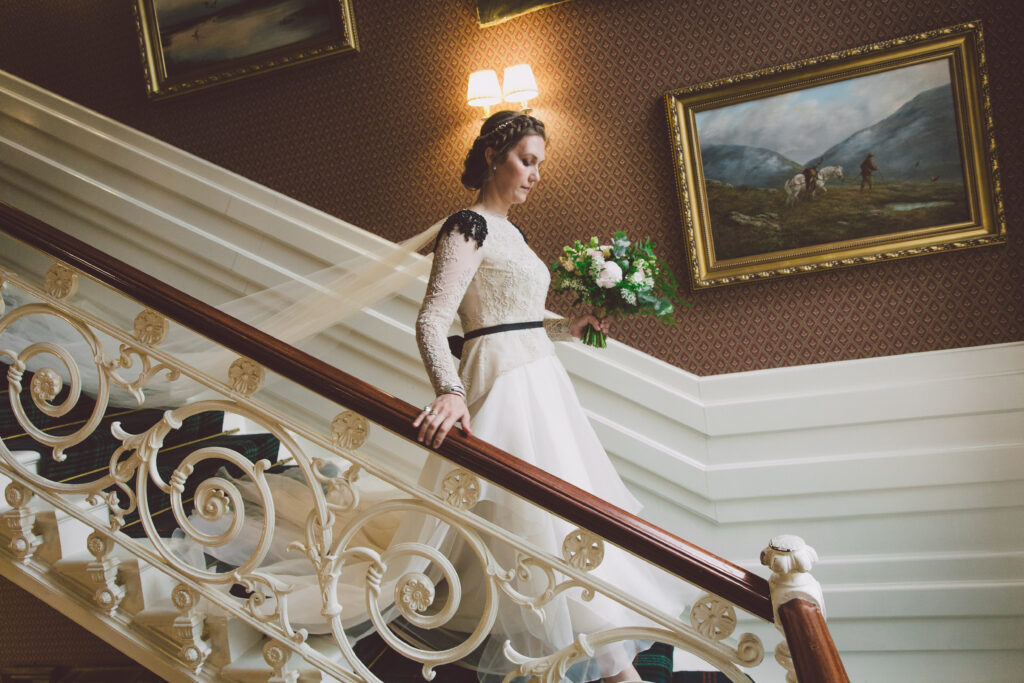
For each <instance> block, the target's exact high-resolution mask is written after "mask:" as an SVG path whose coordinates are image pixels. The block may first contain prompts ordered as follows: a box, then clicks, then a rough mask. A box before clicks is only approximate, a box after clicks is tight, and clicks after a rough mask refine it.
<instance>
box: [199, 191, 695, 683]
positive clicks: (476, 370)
mask: <svg viewBox="0 0 1024 683" xmlns="http://www.w3.org/2000/svg"><path fill="white" fill-rule="evenodd" d="M549 284H550V275H549V272H548V269H547V267H546V266H545V265H544V263H543V262H542V261H541V260H540V259H539V258H538V257H537V255H536V254H535V253H534V252H533V250H531V249H530V247H529V246H528V245H527V243H526V240H525V237H524V235H523V234H522V233H521V232H520V230H519V229H518V228H517V227H516V226H514V225H513V224H512V223H510V222H509V221H508V220H507V219H505V218H504V217H498V216H490V215H488V216H484V215H482V214H479V213H475V212H471V211H468V210H464V211H460V212H458V213H456V214H454V215H453V216H452V217H450V218H449V219H448V220H447V221H446V222H445V223H444V226H443V227H442V228H441V231H440V232H439V233H438V237H437V242H436V247H435V250H434V261H433V264H432V270H431V275H430V281H429V284H428V286H427V293H426V296H425V298H424V301H423V307H422V309H421V310H420V314H419V317H418V319H417V324H416V332H417V342H418V344H419V347H420V351H421V354H422V356H423V360H424V364H425V366H426V368H427V372H428V374H429V376H430V380H431V382H432V384H433V385H434V388H435V390H436V391H438V392H441V391H444V390H445V389H447V388H449V387H451V386H452V385H456V384H461V385H463V386H464V387H465V390H466V400H467V405H468V406H469V410H470V414H471V416H472V417H471V424H472V431H473V434H474V435H475V436H477V437H479V438H481V439H483V440H484V441H487V442H488V443H490V444H493V445H494V446H497V447H498V448H500V449H502V450H504V451H507V452H508V453H511V454H512V455H515V456H516V457H518V458H520V459H522V460H525V461H526V462H529V463H531V464H533V465H536V466H537V467H540V468H542V469H544V470H546V471H547V472H550V473H551V474H554V475H555V476H557V477H559V478H561V479H564V480H565V481H567V482H569V483H571V484H573V485H575V486H577V487H579V488H581V489H583V490H585V491H588V492H590V493H592V494H594V495H596V496H598V497H600V498H603V499H604V500H606V501H608V502H610V503H612V504H613V505H616V506H618V507H620V508H622V509H624V510H627V511H629V512H632V513H636V512H638V511H639V510H640V508H641V505H640V503H639V502H638V501H637V500H636V498H635V497H634V496H633V495H632V494H631V493H630V492H629V490H628V489H627V488H626V487H625V485H624V484H623V483H622V480H621V479H620V478H619V476H618V474H617V473H616V471H615V469H614V467H613V466H612V463H611V461H610V460H609V458H608V456H607V454H606V453H605V451H604V449H603V448H602V447H601V444H600V442H599V441H598V439H597V435H596V434H595V433H594V430H593V428H592V427H591V426H590V423H589V421H588V420H587V417H586V414H585V412H584V411H583V408H582V406H581V405H580V403H579V400H578V399H577V397H576V393H575V391H574V390H573V387H572V384H571V383H570V380H569V377H568V375H567V373H566V372H565V369H564V368H563V367H562V365H561V363H560V362H559V360H558V358H557V356H556V355H555V348H554V344H553V343H552V342H553V341H575V340H574V338H573V337H572V336H571V335H570V334H569V329H568V321H566V320H565V319H554V320H544V321H543V327H542V328H539V327H534V328H531V329H522V330H515V331H509V332H500V333H496V334H487V335H484V336H480V337H476V338H473V339H470V340H468V341H467V342H466V343H465V346H464V348H463V352H462V361H461V365H460V367H459V369H458V370H456V367H455V363H454V360H453V357H452V355H451V352H450V350H449V346H448V340H447V335H448V331H449V328H450V327H451V324H452V321H453V319H454V317H455V315H456V313H457V314H458V316H459V318H460V321H461V324H462V329H463V330H466V331H472V330H476V329H480V328H483V327H490V326H493V325H500V324H505V323H518V322H529V321H538V320H542V319H543V318H544V313H545V301H546V298H547V292H548V287H549ZM454 469H456V467H455V465H453V464H451V463H449V462H448V461H446V460H444V459H443V458H441V457H439V456H436V455H430V456H429V457H428V460H427V463H426V465H425V467H424V469H423V471H422V473H421V476H420V479H419V484H420V485H421V486H423V487H424V488H427V489H429V490H433V491H436V492H438V493H440V492H441V491H442V482H443V480H444V478H445V477H446V476H447V475H448V474H450V473H451V472H452V471H453V470H454ZM268 481H269V483H270V490H271V491H272V493H273V496H274V508H275V516H276V521H275V531H274V541H273V547H272V548H271V551H270V552H269V554H268V555H267V556H266V558H265V559H264V561H263V563H262V566H261V571H263V572H266V573H268V574H273V575H275V576H277V577H278V578H280V579H282V580H284V581H286V582H287V583H288V584H289V585H290V586H291V592H290V593H289V600H288V613H289V616H290V620H291V623H292V624H293V625H294V626H295V627H297V628H298V627H303V628H306V629H308V630H309V631H311V632H325V631H327V630H328V626H327V624H326V620H325V619H324V617H323V616H321V610H322V609H323V607H322V602H321V598H322V594H321V588H320V585H319V582H318V580H317V577H316V576H315V575H313V574H312V573H311V571H310V570H311V566H310V564H309V561H308V560H307V559H305V558H304V557H302V556H301V555H299V554H297V553H295V552H294V551H289V550H288V544H289V543H290V542H292V541H294V540H302V539H304V538H305V524H306V518H307V515H308V514H309V512H310V510H311V506H310V502H309V501H310V498H309V495H308V489H307V488H306V486H307V484H306V483H305V481H304V480H303V479H302V477H301V476H299V475H298V472H297V471H296V472H292V473H291V476H288V475H268ZM235 483H236V485H237V486H238V487H239V488H240V489H241V490H242V493H243V494H245V497H246V498H247V499H248V500H249V501H250V502H255V501H256V500H258V493H257V491H256V489H255V486H254V485H252V484H251V483H246V480H235ZM327 495H328V500H329V502H335V503H340V502H342V501H341V500H340V498H338V497H339V496H340V494H339V492H337V491H335V492H328V493H327ZM394 497H396V492H394V491H386V492H378V493H377V494H376V495H375V494H374V492H372V491H371V492H363V493H362V498H361V501H360V504H359V508H358V509H357V510H356V511H354V512H353V514H352V515H351V516H343V515H339V516H338V518H337V519H336V522H335V525H334V529H335V538H336V539H337V538H338V534H339V533H340V532H341V531H342V529H344V527H345V526H346V524H347V523H348V519H350V518H351V517H352V516H355V515H356V514H357V513H359V512H362V511H365V510H367V509H369V508H371V507H372V506H373V505H375V504H378V503H385V504H387V501H389V500H392V499H393V498H394ZM335 498H337V499H335ZM472 512H473V513H475V514H477V515H479V516H481V517H483V518H485V519H487V520H489V521H491V522H494V523H495V524H497V525H499V526H501V527H503V528H504V529H505V530H507V531H509V532H511V533H512V534H515V535H516V536H518V537H520V538H521V539H523V540H524V541H526V542H528V543H531V544H533V545H535V546H538V547H539V548H541V549H542V550H545V551H547V552H549V553H552V554H554V555H556V556H561V554H562V544H563V541H564V539H565V538H566V536H567V535H568V534H569V533H570V532H572V531H573V530H574V529H575V526H574V525H572V524H570V523H568V522H566V521H564V520H562V519H560V518H558V517H556V516H555V515H553V514H551V513H549V512H547V511H546V510H543V509H542V508H539V507H536V506H534V505H533V504H531V503H529V502H527V501H525V500H523V499H521V498H518V497H517V496H515V495H513V494H511V493H509V492H507V491H505V490H504V489H502V488H500V487H498V486H494V485H492V484H488V483H487V482H481V485H480V488H479V502H477V503H476V504H475V505H474V506H473V507H472ZM191 519H192V521H193V523H194V524H195V525H196V526H197V527H198V528H200V529H201V530H202V531H205V532H208V533H219V532H220V531H223V527H224V523H223V522H221V523H219V524H218V523H215V524H210V523H206V522H204V521H203V520H201V519H199V518H198V517H197V516H194V515H193V516H192V518H191ZM259 521H260V508H259V505H256V504H254V505H252V506H251V507H250V506H249V505H247V509H246V524H245V528H244V530H243V532H242V533H241V534H240V535H239V537H238V538H236V539H235V540H234V541H232V542H231V543H230V544H228V545H227V546H221V547H218V548H205V549H204V550H205V551H206V552H207V553H208V554H210V555H212V556H214V557H216V558H218V559H220V560H222V561H224V562H227V563H229V564H240V563H242V562H244V561H245V559H246V558H247V557H248V556H249V554H250V553H251V551H252V548H253V547H254V546H255V545H256V543H257V541H258V538H259V527H260V524H259ZM483 541H484V543H485V545H486V546H487V549H488V551H489V552H490V553H491V555H493V557H494V559H495V560H496V562H497V564H498V566H499V567H500V568H501V569H502V570H510V569H514V568H516V561H517V553H516V551H515V550H514V549H512V548H511V547H510V546H508V545H507V544H505V543H503V542H501V541H498V540H495V539H490V538H484V539H483ZM409 542H414V543H420V544H424V545H425V546H427V547H430V548H435V549H437V550H438V551H439V552H440V553H441V554H443V555H444V556H445V557H447V558H448V559H449V560H450V561H451V562H452V564H453V565H454V569H455V571H456V573H457V574H458V578H459V580H460V582H461V591H462V601H461V603H460V607H459V609H458V610H457V611H456V612H455V613H454V615H453V616H452V617H451V618H450V619H449V620H447V622H446V623H445V624H444V625H443V628H438V629H430V630H425V629H416V628H415V627H410V626H409V625H408V624H404V625H403V624H402V623H401V622H400V621H399V622H394V623H392V626H393V627H395V628H396V630H398V631H400V632H402V633H404V635H405V636H406V637H410V636H411V637H412V638H413V639H414V640H415V641H418V643H419V644H420V645H421V646H422V647H424V648H426V649H428V650H442V649H447V648H451V647H455V646H457V645H458V644H459V643H461V642H463V641H465V640H467V638H468V634H470V633H472V632H473V631H474V630H475V629H476V628H477V627H478V625H479V623H480V621H481V616H482V615H483V614H484V612H485V605H484V602H485V600H484V596H485V594H486V592H487V588H488V582H489V578H488V576H487V575H486V572H485V571H483V569H482V563H481V561H480V559H479V558H478V556H477V554H476V553H475V551H474V550H473V549H472V548H471V547H470V544H468V543H466V542H465V540H464V538H463V537H462V536H461V535H460V534H459V533H458V532H456V531H454V530H452V529H451V528H450V527H449V525H448V524H446V523H444V522H443V521H441V520H439V519H437V518H435V517H432V516H429V515H426V514H418V513H410V512H405V513H404V514H403V513H395V512H392V513H389V514H387V515H384V516H381V517H375V518H373V523H372V524H370V525H366V526H364V527H362V529H361V531H360V534H359V536H358V537H356V538H354V539H353V540H352V542H351V543H349V544H348V545H349V546H350V547H351V546H364V547H367V548H371V549H373V550H375V551H377V552H385V551H386V549H387V548H389V547H396V546H398V545H399V544H404V543H409ZM396 565H398V566H395V567H391V568H390V569H389V571H388V574H387V576H386V577H384V581H383V583H384V585H383V587H382V590H381V592H380V594H381V596H382V599H386V596H393V595H394V585H395V579H397V577H398V576H400V575H405V574H406V573H407V572H410V571H412V572H416V571H419V572H425V573H426V574H428V575H430V576H431V578H432V579H434V580H437V578H438V573H437V571H436V570H437V567H436V566H429V565H430V563H429V562H427V561H424V560H422V559H417V560H413V561H407V562H405V563H404V566H402V565H403V563H396ZM368 567H369V564H368V563H367V562H356V563H348V564H346V565H345V570H344V574H343V576H342V577H341V581H340V582H339V589H338V601H339V603H340V604H341V605H342V613H341V618H342V622H343V625H344V629H345V632H346V635H347V636H348V637H349V638H350V639H358V638H359V637H362V636H363V635H365V634H366V633H368V632H369V631H370V630H372V627H371V625H370V624H369V622H368V621H367V616H366V615H367V612H366V597H365V590H366V587H365V584H366V576H367V574H366V570H367V568H368ZM592 574H593V575H594V576H596V577H598V578H600V579H602V580H604V581H607V582H608V583H610V584H612V585H614V586H616V587H617V588H621V589H624V590H626V591H627V592H628V594H629V595H631V596H633V597H634V598H636V599H638V600H639V601H641V602H644V603H646V604H648V605H655V606H658V607H659V608H660V609H662V610H663V611H664V613H665V614H667V615H668V616H672V617H675V616H678V615H679V614H680V613H681V612H682V611H683V609H684V607H685V606H686V605H687V604H688V603H690V602H692V600H693V599H694V598H695V597H696V595H697V591H696V590H695V589H694V588H693V587H692V586H690V585H689V584H687V583H685V582H684V581H682V580H681V579H677V578H675V577H673V576H671V575H669V574H667V573H665V572H662V571H660V570H656V569H654V568H653V567H651V566H650V565H647V564H646V563H644V562H643V561H641V560H639V559H637V558H635V557H633V556H631V555H630V554H629V553H627V552H625V551H623V550H621V549H619V548H617V547H615V546H612V545H610V544H606V545H605V554H604V559H603V560H602V562H601V563H600V565H599V566H598V567H597V568H596V569H594V570H593V571H592ZM514 587H515V589H516V590H517V591H519V592H520V593H521V594H523V595H530V596H532V595H540V594H541V593H542V592H543V591H544V590H545V589H546V588H548V587H549V586H548V583H547V580H546V578H545V577H544V575H543V572H541V571H534V572H532V574H531V576H530V577H528V578H523V577H520V578H519V579H517V580H516V581H515V585H514ZM498 599H499V607H498V613H497V618H496V620H495V623H494V626H493V628H492V629H491V635H490V637H489V638H487V640H486V642H485V644H484V645H483V646H481V647H480V648H478V649H477V650H476V651H475V652H474V653H473V654H472V655H471V656H469V657H467V662H468V663H470V664H471V665H472V666H473V667H475V668H477V670H478V672H479V677H480V679H481V681H487V683H491V681H501V680H502V678H504V676H505V674H507V673H508V672H509V671H511V670H512V669H513V668H515V667H514V665H513V664H512V663H511V662H510V661H509V660H508V658H507V657H506V656H505V654H504V651H503V650H504V644H505V642H506V641H508V642H509V643H510V645H511V646H512V648H513V649H514V650H515V651H516V652H518V653H520V654H521V655H524V656H528V657H531V658H533V657H543V656H546V655H550V654H553V653H554V652H556V651H557V650H559V649H561V648H563V647H566V646H568V645H570V644H572V643H573V641H574V640H575V639H576V637H577V636H578V635H580V634H584V633H594V632H597V631H604V630H607V629H612V628H619V627H626V626H652V625H653V624H652V623H651V622H650V621H649V620H647V619H645V618H643V617H640V616H639V615H637V614H636V613H635V612H633V611H631V610H629V609H628V608H626V607H623V606H622V605H620V604H619V603H617V602H615V601H613V600H611V599H609V598H607V597H604V596H602V595H597V596H595V597H593V598H592V599H589V600H587V599H585V598H584V596H583V590H582V589H581V588H571V589H569V590H566V591H564V592H561V593H559V594H558V595H557V596H556V597H554V599H552V600H551V601H550V602H548V603H547V604H546V605H545V606H544V607H543V612H544V616H543V619H540V618H538V617H537V615H536V614H534V613H533V612H531V611H530V610H529V609H527V608H525V607H522V606H520V605H518V604H516V603H515V602H513V601H512V600H510V599H508V598H507V597H506V596H504V595H501V596H500V597H499V598H498ZM381 611H382V612H383V614H384V618H385V619H386V620H390V619H394V618H395V617H397V616H398V611H397V610H396V609H395V608H394V607H393V606H389V605H386V604H381ZM649 645H650V643H649V642H646V641H626V642H620V643H616V644H613V645H609V646H605V647H603V648H600V649H598V650H597V652H596V653H595V656H594V657H593V658H592V659H589V660H586V661H583V662H580V663H577V664H576V665H574V666H573V667H572V668H571V669H570V670H569V672H568V674H567V675H566V678H565V679H564V680H567V681H572V682H573V683H584V682H586V681H592V680H596V679H599V678H601V677H603V676H609V675H613V674H615V673H618V672H619V671H621V670H622V669H624V668H625V667H627V666H629V665H630V664H631V662H632V660H633V657H634V656H635V655H636V653H637V652H638V651H641V650H643V649H646V648H647V647H649Z"/></svg>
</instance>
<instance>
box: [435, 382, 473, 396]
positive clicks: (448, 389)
mask: <svg viewBox="0 0 1024 683" xmlns="http://www.w3.org/2000/svg"><path fill="white" fill-rule="evenodd" d="M443 394H455V395H456V396H461V397H462V398H466V390H465V389H464V388H463V387H462V386H461V385H459V384H442V385H441V388H440V389H439V390H438V392H437V395H438V396H441V395H443Z"/></svg>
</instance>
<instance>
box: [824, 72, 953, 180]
mask: <svg viewBox="0 0 1024 683" xmlns="http://www.w3.org/2000/svg"><path fill="white" fill-rule="evenodd" d="M955 111H956V110H955V109H954V107H953V90H952V88H951V86H949V85H942V86H939V87H937V88H932V89H931V90H925V91H924V92H922V93H921V94H919V95H917V96H916V97H914V98H913V99H911V100H910V101H909V102H907V103H906V104H904V105H903V106H902V107H900V108H899V109H897V110H896V112H895V113H893V114H892V115H890V116H887V117H886V118H884V119H882V120H881V121H879V122H878V123H876V124H875V125H873V126H870V127H868V128H864V129H862V130H859V131H857V132H856V133H854V134H853V135H851V136H850V137H848V138H846V139H845V140H843V141H842V142H840V143H839V144H838V145H835V146H833V147H830V148H829V149H827V150H826V151H825V152H824V153H822V155H821V156H822V157H823V158H824V161H823V162H822V165H825V166H830V165H841V166H842V167H843V169H844V170H845V172H846V176H847V177H848V178H856V177H858V176H859V175H860V165H861V162H863V161H864V159H865V157H867V155H868V154H869V153H871V154H874V155H875V156H874V162H875V165H876V166H877V167H878V168H879V174H878V175H876V177H878V176H880V177H881V178H883V179H884V180H885V181H886V182H902V181H933V180H941V181H944V182H960V181H961V180H962V178H963V171H962V166H961V162H960V144H959V140H958V138H957V128H956V113H955ZM813 161H817V157H815V159H814V160H813Z"/></svg>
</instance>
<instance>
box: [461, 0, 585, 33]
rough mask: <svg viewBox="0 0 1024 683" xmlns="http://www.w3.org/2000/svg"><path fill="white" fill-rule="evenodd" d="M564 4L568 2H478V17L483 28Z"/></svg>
mask: <svg viewBox="0 0 1024 683" xmlns="http://www.w3.org/2000/svg"><path fill="white" fill-rule="evenodd" d="M563 2H568V0H476V17H477V21H478V22H479V23H480V27H481V28H483V27H485V26H494V25H495V24H501V23H503V22H506V21H508V20H509V19H515V18H516V17H518V16H521V15H523V14H528V13H530V12H535V11H537V10H539V9H544V8H545V7H551V5H558V4H560V3H563Z"/></svg>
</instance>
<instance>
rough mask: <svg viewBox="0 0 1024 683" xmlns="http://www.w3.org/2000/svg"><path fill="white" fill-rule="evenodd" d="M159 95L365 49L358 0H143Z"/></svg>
mask: <svg viewBox="0 0 1024 683" xmlns="http://www.w3.org/2000/svg"><path fill="white" fill-rule="evenodd" d="M134 10H135V25H136V29H137V31H138V38H139V51H140V53H141V56H142V63H143V67H144V70H145V76H146V89H147V92H148V93H149V97H150V98H151V99H163V98H166V97H172V96H174V95H181V94H184V93H189V92H195V91H197V90H202V89H204V88H209V87H212V86H215V85H219V84H221V83H227V82H230V81H235V80H238V79H240V78H246V77H249V76H254V75H257V74H261V73H265V72H267V71H274V70H276V69H281V68H284V67H286V66H291V65H293V64H299V63H302V62H308V61H310V60H313V59H320V58H322V57H328V56H330V55H334V54H339V53H344V52H351V51H355V50H358V49H359V45H358V41H357V39H356V29H355V24H354V23H353V19H352V0H136V3H135V6H134Z"/></svg>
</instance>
